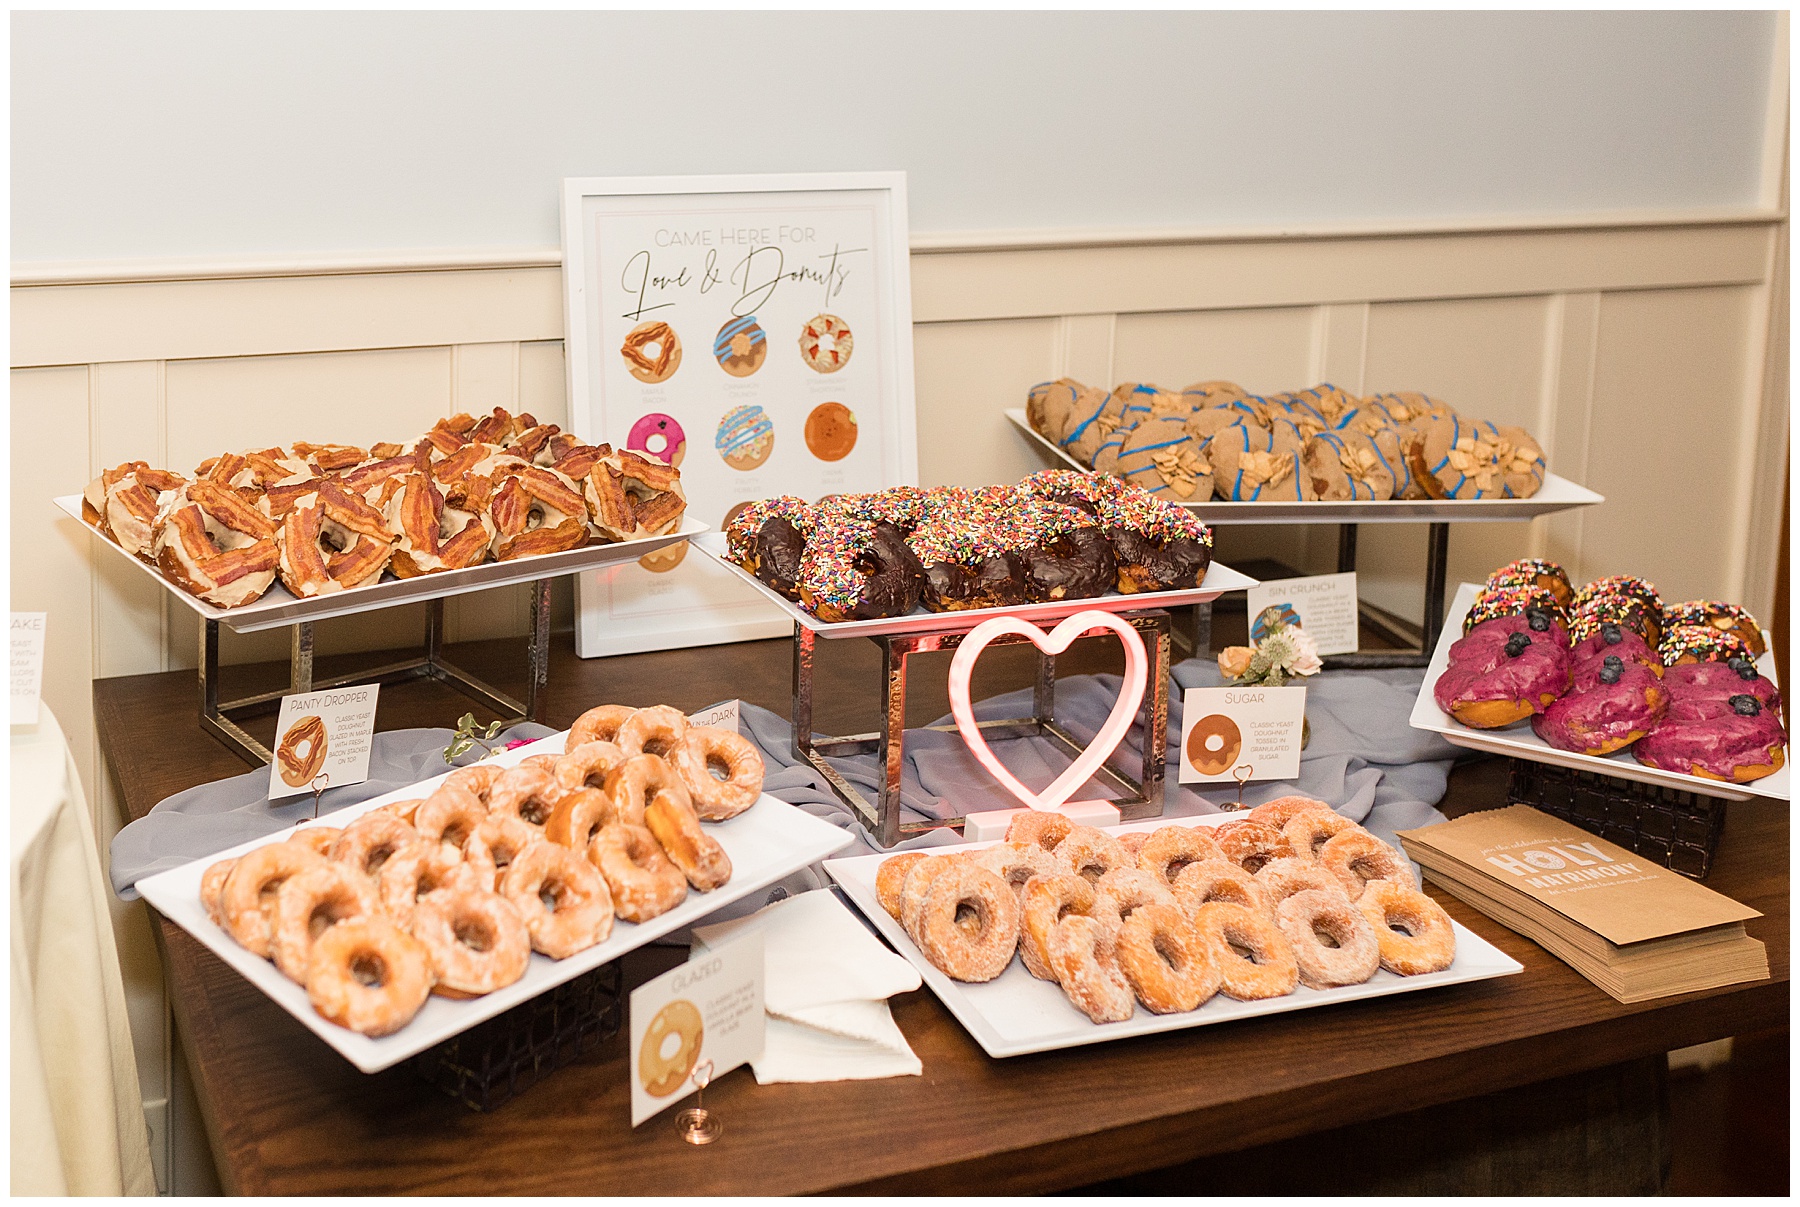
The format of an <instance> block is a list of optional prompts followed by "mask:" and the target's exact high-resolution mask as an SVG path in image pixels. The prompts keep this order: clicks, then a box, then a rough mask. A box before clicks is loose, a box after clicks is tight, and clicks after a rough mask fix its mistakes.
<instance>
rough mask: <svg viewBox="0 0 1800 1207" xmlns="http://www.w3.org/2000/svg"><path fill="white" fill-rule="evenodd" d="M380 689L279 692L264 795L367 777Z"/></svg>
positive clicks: (376, 685) (295, 793)
mask: <svg viewBox="0 0 1800 1207" xmlns="http://www.w3.org/2000/svg"><path fill="white" fill-rule="evenodd" d="M380 691H381V685H380V684H379V683H371V684H369V685H367V686H364V687H334V688H331V689H329V690H326V691H318V692H303V693H302V694H300V695H297V696H283V697H282V698H281V715H280V716H279V717H278V718H277V719H276V722H275V747H274V750H275V760H274V761H273V762H272V763H270V764H269V799H270V800H276V799H278V798H280V797H283V796H298V795H300V794H301V793H302V792H311V791H312V790H313V789H314V788H315V787H317V788H318V789H319V790H320V791H324V790H325V789H326V788H342V787H343V786H344V785H345V784H360V783H362V782H363V781H364V780H366V779H368V778H369V743H370V740H371V738H372V737H373V735H374V733H375V697H376V695H377V693H379V692H380Z"/></svg>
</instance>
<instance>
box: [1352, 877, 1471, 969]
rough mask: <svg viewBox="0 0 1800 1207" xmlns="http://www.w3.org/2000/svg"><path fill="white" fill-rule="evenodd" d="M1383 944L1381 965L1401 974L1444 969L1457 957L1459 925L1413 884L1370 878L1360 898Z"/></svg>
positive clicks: (1364, 911) (1363, 912) (1370, 923)
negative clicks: (1454, 924)
mask: <svg viewBox="0 0 1800 1207" xmlns="http://www.w3.org/2000/svg"><path fill="white" fill-rule="evenodd" d="M1356 907H1357V909H1359V910H1361V911H1362V915H1363V917H1365V918H1367V919H1368V921H1369V925H1370V926H1372V927H1374V929H1375V939H1376V942H1377V943H1379V944H1380V946H1381V966H1382V967H1383V968H1385V969H1387V970H1388V971H1389V972H1396V973H1399V974H1400V975H1401V976H1418V975H1420V974H1421V973H1427V972H1441V971H1443V970H1444V969H1446V968H1448V967H1450V964H1451V962H1452V961H1453V960H1455V959H1456V927H1455V926H1453V925H1452V924H1451V922H1450V915H1449V914H1447V913H1445V912H1444V907H1443V906H1441V905H1439V904H1438V903H1437V902H1435V901H1433V900H1432V899H1431V898H1430V897H1427V896H1426V895H1425V894H1424V893H1421V892H1420V891H1419V890H1418V889H1416V888H1413V887H1412V886H1411V885H1407V884H1401V883H1399V882H1397V881H1391V880H1383V881H1371V882H1370V884H1369V886H1368V888H1367V889H1365V890H1364V891H1363V895H1362V896H1361V897H1360V898H1358V899H1357V902H1356Z"/></svg>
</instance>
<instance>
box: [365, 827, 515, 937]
mask: <svg viewBox="0 0 1800 1207" xmlns="http://www.w3.org/2000/svg"><path fill="white" fill-rule="evenodd" d="M492 883H493V881H492V880H490V881H488V882H487V884H482V883H481V882H480V881H479V879H478V877H477V875H476V871H475V869H474V868H473V867H471V866H470V865H469V864H468V863H466V862H464V860H463V857H462V852H461V851H458V850H457V849H456V848H455V847H453V846H449V845H448V844H446V843H441V842H415V843H413V844H411V845H410V846H407V847H404V848H402V849H401V850H399V851H397V852H395V853H394V854H393V855H392V856H391V857H390V858H389V859H388V861H387V862H386V863H384V864H382V865H381V878H380V879H379V880H378V881H376V891H377V893H378V894H379V895H380V898H381V908H382V910H383V911H384V912H385V913H386V914H387V916H388V917H389V918H392V919H393V921H394V924H395V925H396V926H398V927H399V928H400V929H401V930H406V931H410V930H411V929H412V922H413V910H414V908H415V907H416V906H417V904H418V901H419V898H420V897H423V896H425V894H427V893H434V892H436V891H437V890H438V889H441V888H455V889H481V888H486V887H488V885H491V884H492Z"/></svg>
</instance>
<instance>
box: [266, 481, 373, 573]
mask: <svg viewBox="0 0 1800 1207" xmlns="http://www.w3.org/2000/svg"><path fill="white" fill-rule="evenodd" d="M280 543H281V564H280V569H281V582H282V585H283V586H285V587H287V589H288V590H290V591H292V592H293V593H294V594H295V595H298V596H300V597H301V598H303V599H304V598H308V597H310V596H314V595H323V594H326V593H328V592H332V591H342V590H345V589H347V588H349V587H356V586H361V585H362V584H363V583H365V582H370V581H373V580H374V579H377V578H379V577H380V576H381V572H382V570H384V569H385V568H386V567H387V564H388V559H389V558H390V557H391V556H392V555H393V551H394V538H393V535H392V534H391V533H389V532H388V529H387V522H386V520H385V519H384V518H383V517H382V514H381V513H380V512H379V511H377V510H375V508H374V507H372V506H370V505H369V504H368V503H366V502H364V501H363V500H362V499H360V498H358V497H357V496H355V495H353V494H351V493H350V492H349V491H348V490H346V489H344V487H343V486H341V485H339V484H338V483H336V482H333V481H331V480H329V479H325V480H321V481H319V482H317V483H316V484H315V485H314V486H313V489H312V490H310V491H308V492H307V493H306V494H304V495H302V496H301V497H300V498H298V499H296V500H295V501H294V505H293V509H292V510H291V511H289V512H288V513H287V517H286V518H285V519H283V520H282V522H281V537H280Z"/></svg>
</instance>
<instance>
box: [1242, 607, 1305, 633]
mask: <svg viewBox="0 0 1800 1207" xmlns="http://www.w3.org/2000/svg"><path fill="white" fill-rule="evenodd" d="M1289 625H1292V626H1293V627H1294V628H1296V629H1297V628H1299V627H1301V626H1300V613H1298V612H1296V611H1294V605H1293V604H1289V603H1278V604H1270V605H1269V606H1268V607H1266V608H1264V609H1263V610H1262V611H1260V612H1258V613H1257V614H1256V623H1255V624H1253V625H1251V626H1250V640H1252V641H1261V640H1262V639H1263V638H1264V637H1267V636H1268V635H1269V634H1270V633H1273V632H1274V631H1275V630H1277V629H1283V628H1287V627H1288V626H1289Z"/></svg>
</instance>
